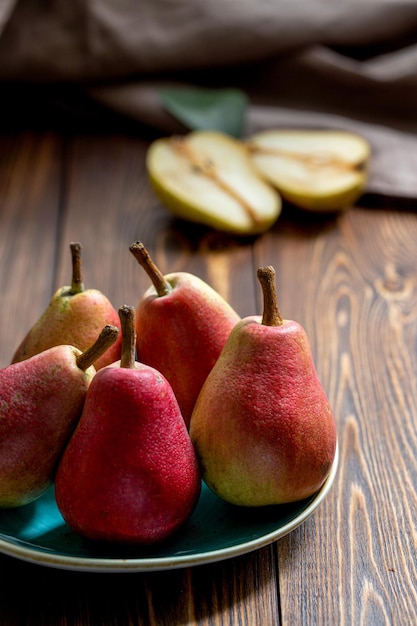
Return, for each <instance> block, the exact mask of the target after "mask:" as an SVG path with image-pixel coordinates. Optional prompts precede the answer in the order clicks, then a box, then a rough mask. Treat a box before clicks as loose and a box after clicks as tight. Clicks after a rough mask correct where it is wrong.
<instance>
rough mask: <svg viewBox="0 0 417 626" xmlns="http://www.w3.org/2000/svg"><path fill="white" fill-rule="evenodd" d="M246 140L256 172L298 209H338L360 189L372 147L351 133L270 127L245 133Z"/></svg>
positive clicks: (345, 205)
mask: <svg viewBox="0 0 417 626" xmlns="http://www.w3.org/2000/svg"><path fill="white" fill-rule="evenodd" d="M246 145H247V146H248V151H249V154H250V156H251V160H252V162H253V164H254V166H255V168H256V169H257V171H258V173H259V174H260V175H261V176H263V177H264V179H265V180H266V181H268V182H269V183H270V184H271V185H273V186H274V187H275V188H276V189H277V190H278V191H279V193H280V194H281V196H282V197H283V199H284V200H286V201H287V202H290V203H292V204H293V205H295V206H297V207H299V208H301V209H305V210H309V211H319V212H332V211H333V212H334V211H341V210H343V209H346V208H348V207H349V206H351V205H352V204H354V202H355V201H356V200H357V199H358V198H359V196H360V195H361V194H362V193H363V192H364V188H365V185H366V182H367V180H368V169H369V162H370V158H371V147H370V144H369V143H368V141H367V140H366V139H365V138H364V137H362V136H360V135H357V134H355V133H351V132H346V131H339V130H322V129H321V130H312V129H296V130H292V129H271V130H265V131H261V132H259V133H256V134H255V135H253V136H252V137H249V138H248V140H247V142H246Z"/></svg>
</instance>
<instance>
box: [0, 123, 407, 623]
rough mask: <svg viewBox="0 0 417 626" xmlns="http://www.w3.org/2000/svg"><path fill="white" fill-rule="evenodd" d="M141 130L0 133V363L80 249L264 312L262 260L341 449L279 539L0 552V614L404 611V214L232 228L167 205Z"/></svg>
mask: <svg viewBox="0 0 417 626" xmlns="http://www.w3.org/2000/svg"><path fill="white" fill-rule="evenodd" d="M147 145H148V144H147V142H146V141H145V140H144V139H142V138H140V137H135V136H133V135H131V136H126V135H124V134H117V133H108V134H104V133H90V134H88V133H86V132H84V133H76V132H75V133H65V134H64V133H58V132H49V133H40V132H38V133H34V132H21V133H18V132H17V133H15V134H9V135H4V136H3V137H1V138H0V155H1V157H0V193H1V206H0V243H1V245H0V289H1V294H2V296H1V302H0V305H1V322H2V323H1V325H0V359H1V365H2V366H5V365H7V364H8V362H9V360H10V358H11V355H12V352H13V350H14V348H15V346H16V343H17V341H18V340H20V338H21V337H22V335H23V333H24V332H25V331H26V330H27V329H28V327H29V325H30V324H31V323H33V321H34V320H35V319H36V318H37V317H38V315H39V314H40V313H41V312H42V310H43V308H44V307H45V306H46V304H47V302H48V301H49V298H50V296H51V295H52V293H53V291H54V290H55V289H56V288H57V287H58V286H60V285H62V284H67V283H68V280H69V279H70V274H69V273H70V255H69V243H70V241H73V240H78V241H80V242H81V243H82V246H83V272H84V280H85V283H86V286H87V287H97V288H99V289H101V290H102V291H104V292H105V293H106V294H107V295H108V297H109V298H110V299H111V301H112V302H113V304H114V306H116V307H117V306H120V305H121V304H132V305H135V304H136V302H137V301H138V299H139V297H140V295H141V294H142V292H143V290H144V289H145V288H146V287H147V286H148V282H149V281H148V278H147V276H146V275H145V273H144V272H143V270H142V269H141V268H140V267H139V266H138V264H137V262H136V261H135V259H134V258H133V256H132V255H131V253H130V252H129V245H130V243H131V242H133V241H135V240H141V241H143V243H144V244H145V245H146V246H147V247H148V249H149V251H150V253H151V254H152V256H153V258H154V260H155V262H157V263H158V265H159V266H160V268H161V270H162V271H163V272H164V273H167V272H169V271H177V270H186V271H191V272H194V273H196V274H198V275H200V276H201V277H202V278H204V279H206V280H207V281H208V282H210V283H211V284H212V285H213V286H214V287H215V288H216V289H217V290H218V291H220V293H222V295H224V296H225V297H226V298H227V299H228V300H229V301H230V303H231V304H232V306H234V307H235V309H236V310H237V311H238V313H239V314H240V315H242V316H245V315H252V314H255V313H260V312H261V310H260V307H261V304H262V298H261V290H260V286H259V284H258V283H257V279H256V269H257V267H259V266H261V265H273V266H274V267H275V269H276V272H277V290H278V297H279V302H280V308H281V312H282V314H283V315H284V317H287V318H292V319H296V320H298V321H299V322H300V323H302V324H303V325H304V327H305V328H306V330H307V333H308V335H309V338H310V342H311V348H312V351H313V355H314V359H315V362H316V366H317V369H318V372H319V375H320V378H321V380H322V383H323V386H324V388H325V389H326V392H327V393H328V396H329V399H330V401H331V404H332V405H333V407H334V411H335V415H336V420H337V426H338V436H339V447H340V463H339V469H338V473H337V477H336V481H335V484H334V486H333V488H332V490H331V492H330V494H329V495H328V497H327V498H326V500H325V502H324V503H323V504H322V505H321V506H320V508H319V509H318V510H317V511H316V512H315V514H314V515H313V516H312V517H311V518H309V519H308V520H307V521H306V522H305V523H304V524H303V525H302V526H300V527H299V528H298V529H296V530H295V531H293V532H292V533H291V534H290V535H288V536H286V537H284V538H283V539H281V540H280V541H278V542H277V543H275V544H273V545H271V546H269V547H266V548H263V549H262V550H258V551H255V552H253V553H250V554H247V555H245V556H241V557H238V558H235V559H230V560H228V561H224V562H220V563H214V564H212V565H205V566H199V567H195V568H189V569H184V570H178V571H171V572H170V571H168V572H153V573H144V574H142V573H139V574H126V575H120V574H88V573H80V572H66V571H59V570H51V569H48V568H45V567H41V566H35V565H30V564H28V563H24V562H20V561H18V560H15V559H11V558H9V557H6V556H2V557H0V581H1V585H0V618H1V619H0V621H1V624H2V626H17V625H20V624H27V625H28V626H31V625H32V624H33V626H35V625H36V626H39V624H42V625H44V626H52V625H56V624H61V625H71V626H92V625H94V626H98V625H100V626H113V625H114V624H117V625H118V626H119V625H123V626H124V625H126V626H127V625H129V626H131V625H133V624H135V625H138V626H141V625H142V624H143V625H145V624H146V625H150V626H154V625H155V626H156V625H157V626H174V625H185V624H190V625H193V624H196V625H201V626H203V625H204V626H237V625H247V626H253V625H255V624H256V625H258V624H262V626H276V625H277V624H284V625H292V624H309V625H310V624H311V625H313V624H314V625H315V624H317V625H318V626H322V625H327V624H328V625H329V626H330V625H334V624H341V625H346V626H347V625H350V624H364V625H366V626H368V625H375V626H380V625H381V624H384V625H385V624H386V625H388V624H395V625H396V626H398V625H403V624H404V626H406V625H409V624H411V623H413V620H414V619H415V615H416V611H417V589H416V583H415V581H416V577H417V571H416V569H417V565H416V563H417V561H416V537H417V532H416V520H417V498H416V485H417V463H416V458H417V384H416V372H417V362H416V361H417V350H416V349H417V319H416V316H417V313H416V312H417V306H416V305H417V271H416V267H417V247H416V245H415V241H416V235H417V216H416V214H415V213H414V212H412V211H404V210H399V209H398V208H397V207H396V206H395V204H393V205H392V206H384V208H378V207H373V208H369V207H368V208H365V207H363V208H361V207H360V206H358V207H355V208H352V209H350V210H349V211H347V212H346V213H344V214H342V215H339V216H336V217H335V216H327V217H320V218H318V217H316V216H308V215H303V214H301V213H297V212H295V211H291V210H290V209H289V207H286V210H285V211H284V214H283V216H282V217H281V218H280V219H279V220H278V222H277V224H276V225H275V226H274V228H272V229H271V230H270V231H269V232H268V233H266V234H265V235H263V236H261V237H257V238H248V239H247V240H246V239H238V238H234V237H229V236H225V235H221V234H220V233H214V232H212V231H210V230H209V229H205V228H203V227H200V226H198V225H193V224H190V223H184V222H181V221H179V220H176V219H174V218H173V217H172V216H171V215H170V214H169V213H168V212H167V211H166V210H165V208H164V207H163V206H162V205H161V204H160V203H159V202H158V201H157V200H156V198H155V196H154V195H153V192H152V190H151V189H150V187H149V183H148V181H147V178H146V176H145V171H144V163H145V153H146V147H147Z"/></svg>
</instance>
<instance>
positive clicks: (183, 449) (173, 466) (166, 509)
mask: <svg viewBox="0 0 417 626" xmlns="http://www.w3.org/2000/svg"><path fill="white" fill-rule="evenodd" d="M200 488H201V478H200V473H199V468H198V463H197V459H196V456H195V452H194V448H193V446H192V443H191V440H190V438H189V435H188V431H187V429H186V426H185V423H184V420H183V418H182V416H181V413H180V410H179V407H178V403H177V401H176V399H175V396H174V393H173V391H172V389H171V388H170V386H169V384H168V383H167V381H166V380H165V379H164V378H163V377H162V375H161V374H160V373H159V372H157V371H156V370H154V369H153V368H150V367H149V366H146V365H142V364H140V363H137V364H136V366H135V368H134V369H129V370H127V369H125V368H121V367H112V366H109V367H106V368H103V369H101V370H100V371H99V372H97V374H96V376H95V377H94V379H93V381H92V383H91V385H90V388H89V390H88V394H87V400H86V404H85V408H84V411H83V414H82V417H81V420H80V422H79V424H78V427H77V429H76V431H75V433H74V435H73V436H72V438H71V440H70V442H69V444H68V446H67V448H66V450H65V452H64V454H63V457H62V459H61V462H60V465H59V468H58V472H57V477H56V481H55V494H56V501H57V505H58V508H59V510H60V511H61V514H62V516H63V518H64V520H65V521H66V522H67V524H68V526H70V528H72V529H73V530H74V532H77V533H78V534H80V535H82V536H84V537H86V538H89V539H93V540H100V541H106V542H114V543H124V544H138V545H149V544H153V543H155V542H158V541H162V540H163V539H165V538H167V537H169V536H170V535H171V534H172V533H173V532H174V531H176V530H177V529H178V528H179V527H180V526H181V525H182V524H183V523H184V522H185V520H186V519H187V518H188V517H189V516H190V515H191V513H192V511H193V509H194V507H195V506H196V503H197V500H198V497H199V494H200Z"/></svg>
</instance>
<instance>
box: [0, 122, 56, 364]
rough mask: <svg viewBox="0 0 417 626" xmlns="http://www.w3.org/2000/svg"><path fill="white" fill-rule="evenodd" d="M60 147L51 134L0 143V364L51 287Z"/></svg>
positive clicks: (45, 301) (22, 136) (8, 356)
mask: <svg viewBox="0 0 417 626" xmlns="http://www.w3.org/2000/svg"><path fill="white" fill-rule="evenodd" d="M61 146H62V142H61V140H60V138H59V137H57V136H55V135H53V134H45V135H38V134H35V133H29V132H28V133H22V134H17V135H10V136H5V137H4V138H2V140H1V143H0V155H1V156H0V267H1V268H2V269H1V272H0V292H1V294H2V295H1V325H0V364H1V366H4V365H7V364H9V363H10V360H11V358H12V356H13V353H14V350H15V349H16V347H17V345H18V343H20V340H21V339H22V338H23V336H24V335H25V334H26V332H27V330H28V329H29V328H30V326H31V325H32V324H33V323H34V322H35V321H36V319H37V318H38V317H39V315H40V314H41V313H42V311H43V310H44V308H45V307H46V306H47V304H48V302H49V299H50V297H51V295H52V292H53V290H54V284H55V274H56V268H55V254H56V233H57V228H58V223H59V211H60V172H61V170H60V168H61V160H60V157H61Z"/></svg>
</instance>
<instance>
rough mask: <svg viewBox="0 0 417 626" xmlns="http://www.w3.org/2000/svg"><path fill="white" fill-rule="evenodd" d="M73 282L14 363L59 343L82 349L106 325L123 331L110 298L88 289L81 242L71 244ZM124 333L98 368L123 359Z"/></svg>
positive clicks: (51, 306)
mask: <svg viewBox="0 0 417 626" xmlns="http://www.w3.org/2000/svg"><path fill="white" fill-rule="evenodd" d="M70 249H71V256H72V268H73V269H72V283H71V285H69V286H64V287H61V288H59V289H58V290H57V291H56V292H55V293H54V295H53V296H52V298H51V300H50V302H49V304H48V306H47V308H46V309H45V311H44V312H43V313H42V315H41V316H40V317H39V319H38V320H37V321H36V322H35V324H34V325H33V326H32V328H31V329H30V330H29V331H28V333H27V335H26V336H25V337H24V339H23V340H22V341H21V343H20V345H19V346H18V347H17V349H16V351H15V353H14V355H13V357H12V363H18V362H19V361H23V360H24V359H27V358H29V357H31V356H34V355H35V354H38V353H39V352H42V351H43V350H47V349H48V348H52V347H53V346H58V345H72V346H75V347H76V348H78V349H79V350H81V351H84V350H87V349H88V348H89V347H90V346H92V345H93V344H94V342H95V341H96V340H97V338H98V336H99V335H100V333H101V331H102V329H103V327H104V326H106V325H112V326H115V327H116V328H119V330H120V319H119V315H118V313H117V311H116V309H115V308H114V307H113V305H112V304H111V302H110V300H109V299H108V298H107V296H105V295H104V294H103V293H102V292H101V291H99V290H98V289H85V287H84V283H83V281H82V275H81V244H79V243H78V242H72V243H71V244H70ZM121 341H122V338H121V333H119V335H118V337H117V339H116V341H115V342H114V343H113V344H112V345H111V346H110V347H109V349H108V350H107V352H105V353H104V354H102V355H101V356H100V357H99V358H98V360H97V361H96V363H94V367H95V369H96V370H98V369H101V368H102V367H105V366H106V365H109V364H110V363H113V362H114V361H116V360H117V359H119V358H120V350H121Z"/></svg>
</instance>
